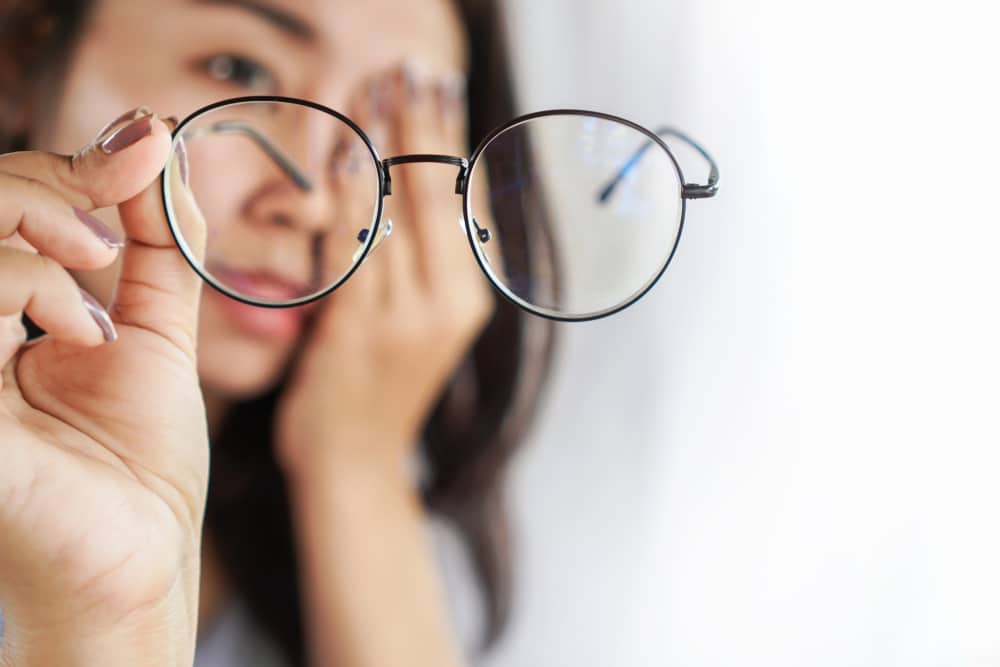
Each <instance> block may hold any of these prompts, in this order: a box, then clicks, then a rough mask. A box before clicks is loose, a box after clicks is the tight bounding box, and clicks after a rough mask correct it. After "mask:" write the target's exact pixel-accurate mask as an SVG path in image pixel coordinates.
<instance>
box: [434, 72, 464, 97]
mask: <svg viewBox="0 0 1000 667" xmlns="http://www.w3.org/2000/svg"><path fill="white" fill-rule="evenodd" d="M440 85H441V90H442V92H443V93H444V96H445V98H446V99H448V100H450V101H451V102H455V103H458V102H464V101H465V95H466V89H467V87H468V82H467V81H466V78H465V75H464V74H462V73H461V72H454V73H453V74H451V75H449V76H446V77H444V78H443V79H442V80H441V82H440Z"/></svg>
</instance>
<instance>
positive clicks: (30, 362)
mask: <svg viewBox="0 0 1000 667" xmlns="http://www.w3.org/2000/svg"><path fill="white" fill-rule="evenodd" d="M169 150H170V127H168V126H166V125H165V124H164V123H163V122H162V121H160V120H159V119H157V118H156V117H155V116H152V115H150V114H148V112H144V111H136V112H130V113H129V114H126V115H125V116H123V117H122V118H120V119H118V120H117V121H115V122H114V123H112V125H111V126H110V127H109V128H107V129H106V130H105V131H103V132H102V134H101V136H99V137H98V138H97V140H96V141H95V142H94V143H92V144H91V145H89V146H87V147H86V148H84V149H82V150H81V151H80V152H79V153H77V154H76V155H74V156H72V157H69V156H61V155H54V154H49V153H43V152H38V151H26V152H21V153H11V154H6V155H0V201H2V202H3V206H2V207H0V208H2V210H0V239H2V241H0V284H2V285H3V289H2V290H0V366H2V369H3V370H2V379H0V572H3V573H4V575H3V576H2V577H0V601H2V603H3V605H4V612H5V618H6V627H5V641H6V642H9V643H10V644H11V645H12V646H14V647H16V650H17V652H18V656H19V659H23V660H25V661H26V662H25V664H51V665H56V664H80V661H81V660H83V661H84V662H87V663H88V664H102V665H119V664H120V665H134V664H139V663H142V662H146V661H147V659H148V657H149V656H151V655H162V656H180V659H179V660H178V662H183V661H184V660H185V659H186V661H187V662H188V663H189V664H190V661H191V656H192V655H193V651H194V632H193V631H192V629H193V628H194V625H195V623H196V622H197V619H196V616H197V611H196V610H197V592H198V575H199V570H198V561H199V549H200V536H201V520H202V511H203V506H204V501H205V493H206V486H207V471H208V442H207V434H206V427H205V412H204V404H203V401H202V398H201V392H200V389H199V384H198V376H197V371H196V368H195V350H194V339H195V324H196V316H197V304H198V300H199V294H200V291H201V285H200V283H199V281H198V280H197V277H196V276H194V275H193V274H192V273H191V272H190V271H189V270H187V268H186V266H185V264H184V261H183V259H182V258H181V257H180V255H179V254H178V253H177V250H176V247H175V246H174V244H173V240H172V238H171V236H170V233H169V231H168V230H167V226H166V224H167V223H166V220H165V218H164V216H163V212H162V207H161V203H160V199H159V196H158V194H159V193H158V185H150V183H151V182H153V181H154V179H156V178H157V176H158V175H159V173H160V170H161V169H162V168H163V164H164V162H165V161H166V158H167V152H168V151H169ZM165 178H166V179H167V180H171V181H174V185H175V188H174V192H175V200H174V201H175V209H174V211H175V214H176V216H177V217H176V220H177V222H178V224H180V225H182V228H183V230H184V233H185V235H186V237H187V238H188V239H189V244H190V245H189V249H190V251H191V252H192V253H194V255H193V256H195V257H198V256H200V254H199V247H200V246H201V245H203V242H202V241H201V234H202V232H203V229H204V227H203V224H202V222H201V220H200V218H199V217H198V216H197V215H196V214H195V209H194V207H193V201H192V200H191V199H190V198H186V197H185V196H184V195H183V187H182V186H181V185H180V178H179V174H178V172H177V171H176V163H175V168H173V169H172V170H169V171H168V172H167V173H166V175H165ZM108 206H117V207H118V210H119V213H120V218H121V220H122V223H123V224H124V227H125V231H126V233H127V235H128V245H127V246H125V247H124V249H122V250H119V248H121V247H122V246H123V245H124V244H123V243H122V241H123V239H117V238H115V237H114V235H113V234H112V232H111V231H110V230H109V229H108V228H106V227H105V226H103V225H102V224H101V223H100V222H99V221H98V220H97V219H96V218H95V217H93V216H92V215H91V214H90V211H92V210H94V209H96V208H102V207H108ZM119 251H120V252H122V253H124V258H123V259H124V262H123V267H122V275H121V279H120V282H119V285H118V290H117V296H116V299H115V303H114V305H113V308H112V310H111V314H110V315H109V314H108V313H107V312H105V310H104V309H103V308H102V307H101V305H100V304H98V303H97V302H96V301H95V300H94V299H93V298H92V297H90V296H89V295H86V294H82V293H81V291H80V289H79V288H78V287H77V286H76V283H75V282H74V280H73V278H72V277H71V276H70V275H69V274H68V273H67V271H66V269H67V268H74V269H96V268H99V267H102V266H106V265H108V264H109V263H111V262H112V261H113V260H114V258H115V256H116V253H117V252H119ZM22 312H27V314H28V315H29V316H30V317H31V318H32V319H33V320H34V321H35V322H36V323H37V324H39V325H40V326H41V327H43V328H44V329H45V330H46V331H47V336H45V337H44V338H42V339H39V340H38V341H37V342H33V343H31V344H30V345H28V346H22V343H23V341H24V333H25V331H24V327H23V326H22V325H21V315H22ZM114 339H116V340H115V342H114V343H113V344H110V345H102V344H101V343H103V342H105V341H107V340H114ZM125 627H128V628H131V629H139V630H140V633H139V634H137V635H135V636H142V637H144V641H145V642H147V645H143V646H139V645H135V642H121V641H117V639H118V637H117V635H118V633H121V632H122V631H123V630H122V628H125ZM126 644H127V645H128V646H131V647H132V648H133V649H134V653H130V652H129V651H123V650H122V648H121V646H122V645H126ZM109 647H115V649H114V650H110V649H109ZM61 652H65V653H61ZM82 656H89V658H90V659H89V660H84V659H83V657H82ZM0 661H2V660H0ZM19 664H20V663H19Z"/></svg>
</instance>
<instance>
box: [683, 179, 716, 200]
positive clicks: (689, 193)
mask: <svg viewBox="0 0 1000 667" xmlns="http://www.w3.org/2000/svg"><path fill="white" fill-rule="evenodd" d="M718 191H719V183H718V182H715V183H709V184H708V185H699V184H698V183H685V184H684V189H683V190H682V191H681V196H682V197H684V198H685V199H708V198H709V197H714V196H715V195H716V193H717V192H718Z"/></svg>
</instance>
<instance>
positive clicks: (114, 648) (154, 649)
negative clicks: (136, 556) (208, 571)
mask: <svg viewBox="0 0 1000 667" xmlns="http://www.w3.org/2000/svg"><path fill="white" fill-rule="evenodd" d="M195 570H196V571H197V567H195ZM5 605H6V606H5V609H4V636H3V641H2V647H0V667H36V666H39V667H43V666H44V667H48V666H50V665H60V666H61V667H62V666H65V667H75V666H76V665H80V666H81V667H82V666H84V665H86V666H90V665H101V666H102V667H118V666H119V665H121V666H123V667H124V666H126V665H129V666H132V665H140V664H141V665H146V666H149V667H154V666H155V667H180V666H181V665H183V666H185V667H189V666H190V665H191V664H192V662H193V660H194V646H195V639H196V635H197V613H198V581H197V578H196V577H194V578H192V576H191V573H189V572H183V573H181V574H179V575H178V578H177V580H176V582H175V584H174V585H173V586H172V587H171V588H170V589H169V590H168V591H167V592H166V593H165V594H164V595H162V596H157V597H156V598H155V599H150V600H147V601H145V602H144V603H142V604H135V601H134V600H130V601H129V602H128V603H127V604H125V603H124V602H123V601H115V600H110V599H108V600H102V601H101V602H100V603H95V604H93V605H88V606H87V607H86V608H81V607H80V606H79V605H78V604H76V601H73V602H69V603H66V604H63V603H60V602H59V601H57V600H54V599H51V598H50V599H48V600H47V601H46V603H45V604H42V605H35V604H33V603H25V602H24V601H23V600H18V599H16V598H12V599H10V600H6V601H5Z"/></svg>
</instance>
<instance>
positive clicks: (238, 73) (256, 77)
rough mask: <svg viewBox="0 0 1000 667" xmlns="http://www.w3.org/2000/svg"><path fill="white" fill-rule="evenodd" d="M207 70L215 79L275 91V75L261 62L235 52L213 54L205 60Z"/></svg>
mask: <svg viewBox="0 0 1000 667" xmlns="http://www.w3.org/2000/svg"><path fill="white" fill-rule="evenodd" d="M203 67H204V69H205V71H206V72H207V73H208V75H209V76H211V77H212V78H213V79H216V80H218V81H226V82H229V83H233V84H235V85H237V86H240V87H242V88H248V89H253V90H263V91H273V89H274V77H273V76H271V72H270V71H269V70H268V69H267V68H266V67H264V66H263V65H261V64H260V63H258V62H256V61H254V60H251V59H250V58H245V57H243V56H237V55H233V54H221V55H217V56H212V57H211V58H209V59H208V60H206V61H204V63H203Z"/></svg>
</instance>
